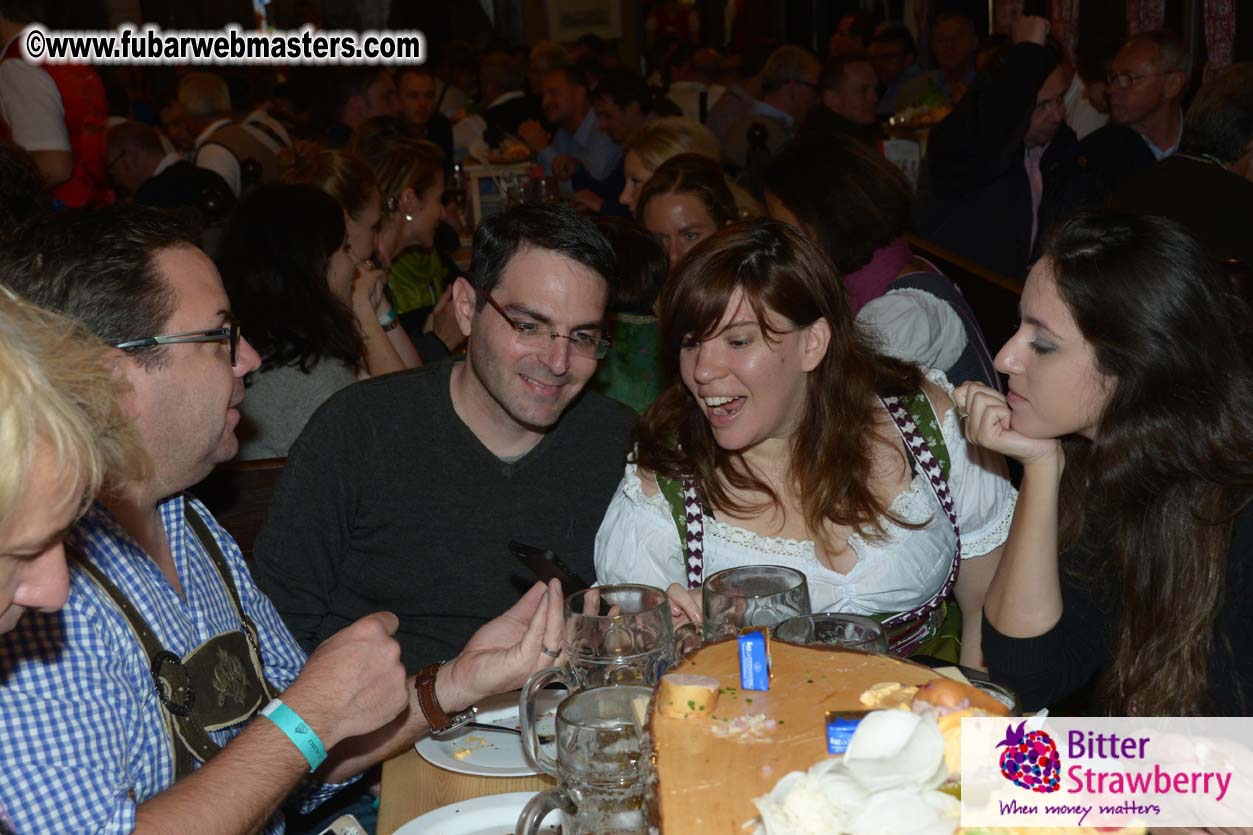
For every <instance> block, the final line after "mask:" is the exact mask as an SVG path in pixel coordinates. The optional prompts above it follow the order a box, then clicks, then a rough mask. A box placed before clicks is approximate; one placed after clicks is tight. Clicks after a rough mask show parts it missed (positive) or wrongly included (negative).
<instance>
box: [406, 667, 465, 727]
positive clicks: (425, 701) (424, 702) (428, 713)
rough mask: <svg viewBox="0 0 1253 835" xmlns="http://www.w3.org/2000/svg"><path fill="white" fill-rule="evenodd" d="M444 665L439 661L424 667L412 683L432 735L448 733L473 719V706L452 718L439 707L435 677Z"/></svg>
mask: <svg viewBox="0 0 1253 835" xmlns="http://www.w3.org/2000/svg"><path fill="white" fill-rule="evenodd" d="M446 663H447V662H445V661H440V662H439V663H437V664H428V665H426V666H425V667H423V668H422V669H420V670H418V675H417V678H416V679H415V680H414V682H413V686H414V687H416V688H417V689H418V706H419V707H421V708H422V715H423V716H425V717H426V722H427V724H428V725H430V726H431V733H433V734H443V733H448V732H449V731H453V730H456V729H457V728H460V727H461V726H462V725H464V724H466V723H467V722H470V721H473V719H474V706H473V705H471V706H470V707H468V708H466V709H465V710H463V711H461V712H460V713H454V714H453V715H452V716H449V715H448V714H447V713H445V712H444V709H443V708H442V707H440V706H439V700H438V699H437V698H435V676H436V674H437V673H439V668H440V667H442V666H444V664H446Z"/></svg>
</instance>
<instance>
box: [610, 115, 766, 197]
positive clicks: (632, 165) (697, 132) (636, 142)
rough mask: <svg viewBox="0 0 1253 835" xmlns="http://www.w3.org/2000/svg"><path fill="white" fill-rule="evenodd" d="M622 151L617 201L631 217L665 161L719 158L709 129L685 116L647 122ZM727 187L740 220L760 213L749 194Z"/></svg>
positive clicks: (731, 186) (742, 190)
mask: <svg viewBox="0 0 1253 835" xmlns="http://www.w3.org/2000/svg"><path fill="white" fill-rule="evenodd" d="M623 149H624V153H623V157H622V172H623V175H624V176H625V177H626V186H625V187H624V188H623V189H622V194H621V195H620V196H619V197H618V202H619V203H621V204H622V205H624V206H626V207H627V208H628V209H630V210H631V213H632V214H636V213H637V212H636V202H637V201H638V200H639V196H640V189H642V188H643V187H644V183H646V182H648V180H649V178H650V177H652V176H653V172H655V171H656V170H657V169H658V168H660V167H661V165H662V163H664V162H665V161H666V160H668V159H670V158H671V157H676V156H678V155H679V154H699V155H700V156H702V157H707V158H708V159H711V160H713V161H714V162H719V160H721V158H722V155H721V149H720V148H719V147H718V140H717V139H715V138H714V135H713V134H712V133H710V132H709V129H708V128H707V127H705V126H704V125H702V124H701V123H700V122H697V121H696V120H694V119H688V118H686V117H684V116H667V117H665V118H662V119H656V120H654V121H652V122H649V123H648V124H646V125H644V126H643V127H642V128H640V129H639V130H637V131H636V132H635V133H633V134H631V135H630V136H629V137H628V138H627V141H626V144H625V145H623ZM727 187H728V188H730V189H731V194H732V195H733V196H734V197H735V205H736V208H737V209H738V212H739V216H740V217H741V218H748V217H760V216H761V215H762V214H763V211H762V207H761V204H760V203H758V202H757V201H756V200H754V199H753V196H752V195H751V194H749V193H748V192H747V191H745V190H744V189H742V188H740V187H739V186H738V185H736V184H735V183H733V182H731V181H730V180H727Z"/></svg>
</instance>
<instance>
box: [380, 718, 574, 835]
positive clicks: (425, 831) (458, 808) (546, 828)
mask: <svg viewBox="0 0 1253 835" xmlns="http://www.w3.org/2000/svg"><path fill="white" fill-rule="evenodd" d="M488 733H491V731H489V732H488ZM535 795H536V792H512V793H511V794H489V795H488V796H486V797H476V798H474V799H473V800H463V801H461V802H460V803H451V804H449V805H447V806H444V807H441V808H439V809H436V810H435V811H433V812H427V813H426V814H425V815H423V816H422V817H420V818H414V819H413V820H411V821H409V822H408V823H407V824H405V825H404V826H402V827H400V829H397V830H396V832H395V835H437V833H438V835H513V833H514V832H516V831H517V825H518V816H519V815H521V814H522V809H523V807H524V806H526V804H527V801H529V800H530V799H531V798H532V797H535ZM560 823H561V814H560V813H559V812H555V811H554V812H550V813H549V815H548V817H546V818H544V825H543V826H541V827H540V832H542V833H545V835H551V833H556V832H557V826H558V824H560Z"/></svg>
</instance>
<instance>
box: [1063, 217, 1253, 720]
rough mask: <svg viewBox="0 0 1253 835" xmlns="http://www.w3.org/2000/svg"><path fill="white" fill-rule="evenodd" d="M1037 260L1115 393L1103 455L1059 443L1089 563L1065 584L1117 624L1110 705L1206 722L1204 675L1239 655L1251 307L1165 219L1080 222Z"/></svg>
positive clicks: (1106, 697)
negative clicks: (1233, 601) (1239, 546)
mask: <svg viewBox="0 0 1253 835" xmlns="http://www.w3.org/2000/svg"><path fill="white" fill-rule="evenodd" d="M1043 257H1045V258H1047V259H1049V261H1050V266H1051V267H1052V273H1053V276H1054V278H1055V280H1056V282H1057V287H1058V291H1059V293H1060V295H1061V297H1062V299H1063V300H1064V302H1065V304H1066V306H1067V308H1069V310H1070V313H1071V315H1072V316H1073V317H1074V319H1075V323H1076V324H1077V325H1078V327H1079V330H1080V332H1081V333H1082V334H1083V338H1084V339H1085V340H1087V342H1088V343H1089V344H1090V345H1091V346H1092V349H1093V353H1094V356H1095V363H1096V367H1097V370H1098V371H1099V372H1101V373H1102V374H1104V375H1107V377H1108V378H1109V379H1110V380H1112V381H1113V382H1112V389H1111V394H1110V399H1109V403H1108V405H1107V406H1106V407H1105V410H1104V412H1103V413H1102V415H1101V417H1100V419H1099V422H1098V425H1097V430H1096V434H1095V438H1094V440H1092V441H1090V442H1089V441H1086V440H1084V439H1082V438H1066V439H1064V440H1063V448H1064V451H1065V456H1066V468H1065V472H1064V474H1063V476H1062V484H1061V499H1060V534H1061V543H1062V546H1063V547H1075V546H1079V547H1078V548H1077V549H1076V553H1077V554H1081V555H1082V556H1083V557H1084V558H1085V559H1083V560H1082V561H1081V562H1079V563H1078V564H1077V565H1075V566H1072V567H1068V569H1067V570H1069V571H1071V572H1072V573H1073V574H1076V575H1078V576H1079V577H1080V578H1081V579H1083V580H1084V581H1085V582H1086V583H1089V584H1091V587H1093V588H1095V589H1097V591H1098V593H1099V594H1100V596H1101V597H1103V598H1104V602H1105V603H1106V604H1108V605H1109V606H1110V608H1111V609H1113V610H1116V611H1119V612H1120V616H1119V620H1118V626H1117V632H1116V635H1115V639H1114V660H1113V663H1112V665H1111V666H1110V668H1109V669H1108V670H1106V671H1105V673H1104V675H1103V676H1102V678H1101V680H1100V682H1099V687H1098V692H1099V696H1100V697H1101V700H1102V702H1103V705H1102V706H1103V707H1104V708H1105V709H1107V710H1109V711H1110V713H1111V714H1113V715H1133V716H1187V715H1203V714H1205V713H1207V712H1208V711H1210V710H1212V709H1213V708H1212V705H1211V704H1210V702H1209V699H1208V688H1209V680H1208V679H1209V677H1208V672H1209V663H1210V661H1211V659H1212V658H1213V657H1215V654H1217V653H1226V654H1230V653H1231V647H1230V646H1226V645H1224V642H1222V641H1220V640H1219V639H1218V637H1217V636H1216V630H1215V623H1216V613H1217V612H1218V611H1219V609H1220V608H1221V606H1222V604H1223V602H1224V601H1223V597H1224V588H1225V585H1226V579H1227V555H1228V551H1229V549H1230V547H1231V539H1232V534H1233V519H1234V517H1235V516H1236V515H1237V514H1239V513H1240V512H1241V511H1242V510H1243V509H1244V508H1245V506H1246V505H1247V504H1248V502H1249V498H1250V494H1251V492H1253V426H1251V425H1250V423H1249V415H1250V414H1253V359H1251V358H1253V340H1251V339H1250V332H1249V328H1248V322H1249V319H1250V311H1249V307H1248V306H1247V304H1246V303H1245V301H1244V299H1243V298H1242V297H1241V296H1240V294H1239V293H1238V292H1236V290H1235V289H1234V288H1233V285H1232V282H1231V280H1230V278H1229V277H1228V276H1227V274H1226V273H1225V272H1224V271H1223V270H1222V268H1221V266H1220V265H1219V264H1217V263H1216V262H1214V261H1213V260H1212V259H1211V258H1210V257H1209V256H1208V255H1207V254H1206V253H1205V252H1204V251H1203V250H1202V248H1201V246H1200V244H1198V243H1197V241H1196V240H1195V239H1193V238H1192V237H1191V236H1190V235H1189V234H1188V233H1187V232H1186V231H1185V230H1184V228H1183V227H1182V226H1180V225H1178V224H1176V223H1174V222H1172V221H1169V220H1166V219H1165V218H1158V217H1141V216H1134V215H1124V214H1117V213H1114V212H1085V213H1081V214H1078V215H1076V216H1074V217H1072V218H1070V219H1068V220H1067V221H1065V222H1063V223H1062V224H1061V225H1060V226H1059V227H1058V228H1057V229H1056V230H1055V231H1054V232H1053V234H1052V236H1051V237H1050V238H1049V240H1048V241H1047V242H1046V243H1045V245H1044V249H1043ZM1236 698H1237V701H1241V700H1243V698H1244V696H1243V694H1240V693H1237V694H1236Z"/></svg>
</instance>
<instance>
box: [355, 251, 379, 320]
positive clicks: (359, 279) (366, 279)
mask: <svg viewBox="0 0 1253 835" xmlns="http://www.w3.org/2000/svg"><path fill="white" fill-rule="evenodd" d="M386 284H387V273H386V272H384V271H383V270H380V269H378V268H377V267H374V266H369V265H367V264H366V263H363V264H361V266H359V267H357V274H356V275H355V276H354V277H353V280H352V307H353V311H354V312H355V313H356V314H357V316H358V317H359V318H361V317H366V316H374V317H376V318H377V317H378V313H379V307H381V306H382V305H384V304H385V303H386V298H387V297H386V296H385V295H384V294H383V287H384V285H386Z"/></svg>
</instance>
